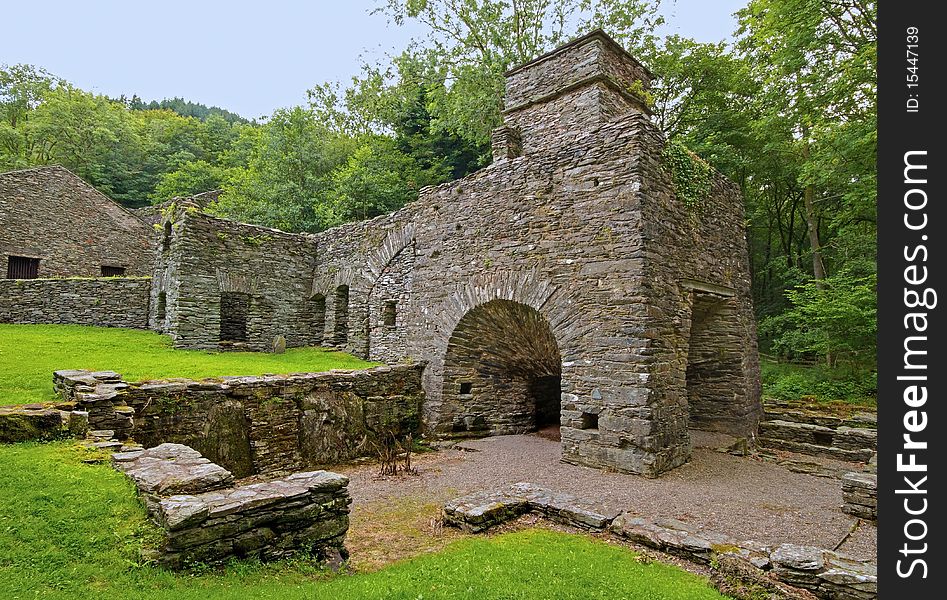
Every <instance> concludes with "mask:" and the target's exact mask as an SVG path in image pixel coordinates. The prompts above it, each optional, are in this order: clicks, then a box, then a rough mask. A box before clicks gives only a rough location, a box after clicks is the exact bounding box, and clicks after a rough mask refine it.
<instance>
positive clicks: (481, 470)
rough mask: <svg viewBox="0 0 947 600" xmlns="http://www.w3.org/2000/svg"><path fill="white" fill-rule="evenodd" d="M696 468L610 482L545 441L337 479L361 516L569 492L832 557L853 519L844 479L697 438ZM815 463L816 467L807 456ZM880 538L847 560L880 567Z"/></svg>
mask: <svg viewBox="0 0 947 600" xmlns="http://www.w3.org/2000/svg"><path fill="white" fill-rule="evenodd" d="M692 439H693V443H694V446H695V448H694V452H693V454H692V456H691V460H690V462H688V463H687V464H685V465H683V466H681V467H679V468H677V469H674V470H673V471H671V472H670V473H666V474H664V475H663V476H662V477H660V478H657V479H647V478H644V477H638V476H636V475H626V474H621V473H611V472H607V471H601V470H597V469H591V468H588V467H579V466H574V465H568V464H565V463H562V462H560V461H559V443H558V442H556V441H554V440H550V439H548V438H545V437H542V436H540V435H536V434H531V435H510V436H497V437H490V438H484V439H480V440H468V441H464V442H462V443H461V444H459V446H461V447H463V448H468V449H469V450H471V451H464V450H459V449H456V448H450V449H445V450H441V451H439V452H435V453H430V454H423V455H415V460H414V464H415V466H416V467H417V468H418V471H419V475H418V476H401V477H390V478H379V477H377V475H376V474H377V469H378V467H377V466H375V465H362V466H350V467H346V468H341V469H335V470H338V471H340V472H343V473H345V474H347V475H349V477H350V478H351V483H350V484H349V492H350V494H351V495H352V497H353V500H354V503H355V508H356V510H358V508H359V506H360V505H362V506H364V505H369V504H371V505H377V504H378V503H382V504H384V503H385V501H388V500H398V499H408V498H410V499H412V500H417V501H422V502H424V501H428V502H430V501H434V502H444V501H446V500H449V499H451V498H454V497H457V496H460V495H464V494H468V493H471V492H475V491H480V490H484V489H493V488H498V487H501V486H505V485H509V484H511V483H516V482H518V481H528V482H531V483H535V484H538V485H542V486H545V487H548V488H550V489H553V490H557V491H562V492H567V493H570V494H573V495H575V496H578V497H580V498H583V499H585V500H588V501H590V502H594V503H596V504H598V505H600V506H601V507H603V508H610V509H615V510H626V511H631V512H635V513H638V514H640V515H642V516H649V517H657V516H662V517H673V518H676V519H679V520H681V521H685V522H688V523H692V524H695V525H698V526H700V527H701V528H703V529H705V530H708V531H719V532H723V533H727V534H729V535H731V536H733V537H735V538H737V539H747V540H750V539H752V540H757V541H760V542H764V543H768V544H778V543H783V542H791V543H796V544H806V545H813V546H819V547H823V548H832V547H834V546H835V545H836V544H838V543H839V541H840V540H842V539H843V538H844V537H845V536H846V534H848V533H849V531H850V529H851V527H852V525H853V523H854V519H853V518H852V517H849V516H848V515H846V514H844V513H843V512H842V511H841V510H840V507H841V505H842V492H841V485H840V483H839V481H838V480H837V479H830V478H825V477H815V476H812V475H806V474H802V473H794V472H791V471H789V470H788V469H786V468H784V467H782V466H779V465H776V464H774V463H773V462H768V461H761V460H757V459H753V458H748V457H737V456H732V455H729V454H725V453H722V452H718V451H716V450H713V449H712V448H716V447H719V446H721V445H723V442H726V441H727V439H728V438H727V436H720V435H717V434H706V433H703V432H693V436H692ZM799 458H800V459H803V460H808V461H813V460H814V459H813V458H812V457H806V456H801V455H800V456H799ZM876 537H877V533H876V530H875V527H874V526H871V525H866V524H863V525H862V526H861V527H859V528H858V529H857V530H856V531H855V533H854V534H853V535H851V536H850V537H849V539H848V540H847V541H846V543H845V544H844V545H843V546H842V547H841V548H840V550H842V551H844V552H847V553H848V554H851V555H853V556H856V557H858V558H866V559H873V560H874V559H876V546H877V540H876Z"/></svg>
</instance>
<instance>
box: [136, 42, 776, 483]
mask: <svg viewBox="0 0 947 600" xmlns="http://www.w3.org/2000/svg"><path fill="white" fill-rule="evenodd" d="M650 81H651V74H650V73H649V72H648V70H647V69H646V68H645V67H643V66H642V65H641V64H640V63H638V61H636V60H635V59H634V58H632V57H631V56H630V55H628V54H627V53H626V52H625V51H624V50H623V49H622V48H621V47H620V46H618V45H617V44H616V43H615V42H614V41H613V40H612V39H611V38H609V37H608V36H606V35H605V34H604V33H602V32H600V31H596V32H593V33H590V34H588V35H586V36H584V37H581V38H579V39H576V40H574V41H572V42H570V43H568V44H566V45H564V46H562V47H560V48H558V49H556V50H555V51H553V52H551V53H549V54H546V55H544V56H541V57H539V58H537V59H535V60H533V61H531V62H529V63H527V64H524V65H521V66H519V67H517V68H515V69H513V70H512V71H510V72H509V73H507V82H506V109H505V110H504V120H505V122H504V125H503V126H502V127H500V128H499V129H498V130H497V131H496V132H495V133H494V136H493V141H494V148H493V155H494V162H493V163H492V164H491V165H490V166H489V167H486V168H484V169H482V170H481V171H478V172H476V173H474V174H472V175H469V176H468V177H465V178H463V179H461V180H458V181H454V182H451V183H447V184H443V185H440V186H436V187H430V188H425V189H423V190H421V193H420V198H419V199H418V201H417V202H414V203H411V204H409V205H408V206H406V207H405V208H403V209H402V210H399V211H397V212H395V213H392V214H389V215H385V216H382V217H378V218H376V219H373V220H370V221H364V222H360V223H353V224H348V225H344V226H341V227H338V228H335V229H331V230H328V231H325V232H323V233H321V234H318V235H294V234H287V233H284V232H280V231H276V230H272V229H266V228H261V227H254V226H250V225H244V224H240V223H234V222H231V221H226V220H222V219H216V218H213V217H210V216H207V215H204V214H202V213H200V211H199V209H198V207H196V206H193V205H188V204H187V203H186V202H182V203H179V204H178V205H176V206H175V207H171V208H173V210H168V211H166V213H167V216H166V218H165V219H164V220H163V222H162V224H161V227H162V230H163V233H164V236H163V239H162V242H161V244H160V248H159V250H158V260H157V262H156V270H155V275H154V288H153V290H152V302H151V307H152V308H151V323H152V325H153V326H154V327H155V328H157V329H159V330H161V331H164V332H167V333H168V334H169V335H170V336H171V337H172V338H173V339H174V341H175V344H176V345H177V346H178V347H186V348H224V349H236V348H252V349H266V348H269V347H270V345H271V344H272V342H273V340H274V338H275V337H276V336H282V337H283V338H284V339H285V340H286V343H287V344H288V345H289V346H298V345H303V344H310V343H321V344H323V345H330V346H335V347H338V348H341V349H345V350H347V351H349V352H352V353H354V354H356V355H359V356H363V357H367V358H370V359H373V360H379V361H385V362H389V363H393V362H401V361H411V362H415V363H425V364H426V365H427V366H426V368H425V370H424V375H423V385H424V392H425V402H424V407H423V421H424V427H425V430H426V432H427V433H428V434H429V435H434V436H442V437H443V436H469V435H485V434H487V435H489V434H503V433H518V432H524V431H529V430H532V429H536V428H538V427H542V426H545V425H556V424H558V425H560V427H561V435H562V457H563V460H566V461H569V462H573V463H578V464H584V465H590V466H593V467H607V468H611V469H615V470H618V471H624V472H632V473H640V474H643V475H647V476H655V475H658V474H660V473H662V472H664V471H667V470H668V469H671V468H674V467H676V466H678V465H680V464H682V463H683V462H684V461H686V460H687V458H688V457H689V455H690V451H691V445H690V439H689V434H688V427H689V426H697V427H700V428H703V429H711V430H718V431H724V432H728V433H732V434H736V435H739V436H743V437H747V438H751V440H752V438H753V437H754V436H755V433H756V429H757V425H758V421H759V418H760V414H761V408H760V400H759V363H758V356H757V349H756V341H755V340H756V332H755V327H756V325H755V322H754V319H753V311H752V306H751V299H750V273H749V261H748V255H747V244H746V237H745V231H744V214H743V205H742V200H741V197H740V194H739V191H738V189H737V187H736V186H735V185H734V184H732V183H731V182H729V181H728V180H726V179H725V178H723V177H722V176H720V175H719V174H713V175H712V177H711V181H710V187H711V190H710V192H709V194H708V195H707V196H706V197H705V198H703V199H702V200H701V202H700V205H699V206H698V207H693V206H688V205H686V204H685V203H684V202H683V201H682V200H681V199H680V198H678V197H677V195H676V193H675V188H674V183H673V180H672V178H671V175H670V171H669V167H668V165H667V164H666V161H665V158H664V156H665V146H666V141H665V139H664V137H663V136H662V134H661V132H660V131H659V130H658V129H657V128H656V127H655V125H654V124H653V123H652V122H651V120H650V119H649V117H648V108H647V105H646V102H645V101H644V100H643V98H642V96H643V94H642V91H643V90H646V89H647V88H648V87H649V85H650ZM695 160H696V159H695Z"/></svg>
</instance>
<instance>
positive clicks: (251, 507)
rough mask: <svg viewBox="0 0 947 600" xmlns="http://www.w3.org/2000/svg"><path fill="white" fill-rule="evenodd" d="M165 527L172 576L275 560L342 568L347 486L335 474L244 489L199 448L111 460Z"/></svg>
mask: <svg viewBox="0 0 947 600" xmlns="http://www.w3.org/2000/svg"><path fill="white" fill-rule="evenodd" d="M112 465H113V466H114V467H115V468H116V469H118V470H119V471H121V472H123V473H125V474H126V475H127V476H128V477H129V478H131V479H132V480H133V481H134V482H135V485H136V487H137V488H138V493H139V495H140V497H141V499H142V500H143V502H144V504H145V506H146V508H147V509H148V515H149V516H150V517H151V519H152V520H153V521H154V522H155V523H156V524H157V525H159V526H160V527H161V531H162V543H161V545H160V546H159V547H158V548H157V549H156V550H157V559H158V563H159V564H161V565H163V566H166V567H171V568H176V569H180V568H185V567H188V566H194V565H195V564H198V563H201V564H211V565H217V564H224V563H226V562H227V561H229V560H231V559H233V558H259V559H262V560H276V559H281V558H287V557H290V556H292V555H294V554H297V553H303V554H308V555H315V556H317V557H318V558H320V559H322V560H326V561H329V562H332V563H334V564H336V565H337V564H340V563H341V561H342V560H343V559H344V558H346V557H347V556H348V553H347V552H346V551H345V547H344V545H343V544H344V542H345V533H346V532H347V531H348V526H349V504H351V502H352V500H351V498H349V495H348V490H347V486H348V478H347V477H345V476H344V475H339V474H337V473H331V472H329V471H310V472H305V473H293V474H292V475H289V476H287V477H284V478H282V479H274V480H270V481H262V482H257V483H250V484H237V483H235V482H234V477H233V474H232V473H230V472H229V471H228V470H226V469H224V468H223V467H221V466H220V465H216V464H214V463H212V462H211V461H209V460H208V459H206V458H204V457H203V456H201V454H200V453H199V452H197V451H195V450H194V449H192V448H188V447H187V446H183V445H181V444H161V445H159V446H156V447H153V448H149V449H147V450H137V451H131V452H120V453H116V454H113V455H112Z"/></svg>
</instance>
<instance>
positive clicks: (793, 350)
mask: <svg viewBox="0 0 947 600" xmlns="http://www.w3.org/2000/svg"><path fill="white" fill-rule="evenodd" d="M658 4H659V0H382V1H381V2H380V5H379V7H378V8H377V11H376V12H379V13H382V14H383V15H385V16H386V17H387V18H388V19H389V20H390V21H391V22H392V23H394V24H396V25H402V24H404V23H405V22H408V21H413V22H417V23H420V24H421V25H422V26H423V27H424V28H425V30H426V32H427V35H425V36H424V37H423V39H421V40H418V41H417V42H415V43H413V44H411V45H409V47H408V48H406V49H404V50H403V51H402V52H401V53H400V54H398V55H397V56H395V57H394V58H393V59H391V60H390V61H389V62H384V63H378V64H365V65H364V67H363V71H362V73H361V74H360V75H359V76H358V77H356V78H353V80H352V81H351V82H348V83H346V84H344V85H343V84H340V83H337V82H324V83H318V84H316V85H314V87H313V88H312V89H310V90H309V91H308V98H309V101H308V103H307V104H306V105H305V106H297V107H293V108H289V109H280V110H277V111H275V112H274V113H273V114H272V115H271V116H270V117H269V118H268V119H265V120H264V121H263V122H261V123H257V122H248V121H246V120H244V119H242V118H240V117H239V116H238V115H234V114H233V113H230V112H228V111H225V110H222V109H218V108H208V107H206V106H203V105H200V104H195V103H192V102H188V101H185V100H184V99H181V98H175V99H173V100H164V101H162V102H151V103H144V102H143V101H141V100H140V99H139V98H138V97H137V96H132V97H131V99H130V100H129V99H127V98H125V97H122V98H120V99H118V100H114V99H109V98H106V97H104V96H98V95H94V94H90V93H87V92H84V91H82V90H80V89H77V88H75V87H74V86H71V85H70V84H69V83H68V82H65V81H63V80H61V79H59V78H57V77H55V76H54V75H52V74H50V73H47V72H46V71H44V70H43V69H42V68H40V67H37V66H31V65H14V66H4V67H2V68H0V170H8V169H16V168H22V167H28V166H33V165H41V164H50V163H59V164H62V165H64V166H66V167H68V168H70V169H72V170H73V171H74V172H76V173H77V174H79V175H80V176H81V177H83V178H84V179H86V180H87V181H89V182H90V183H91V184H93V185H95V186H96V187H97V188H99V189H100V190H102V191H103V192H105V193H106V194H108V195H110V196H111V197H113V198H115V199H116V200H118V201H120V202H122V203H123V204H125V205H126V206H141V205H144V204H148V203H151V202H158V201H162V200H165V199H168V198H170V197H173V196H176V195H187V194H192V193H197V192H203V191H206V190H209V189H213V188H222V189H223V190H224V193H223V195H222V196H221V198H220V201H219V203H218V204H217V205H216V206H215V207H214V209H213V210H215V211H216V212H218V213H219V214H222V215H224V216H228V217H231V218H235V219H239V220H243V221H248V222H252V223H259V224H263V225H268V226H273V227H278V228H281V229H285V230H289V231H320V230H322V229H325V228H327V227H330V226H333V225H336V224H339V223H342V222H345V221H349V220H354V219H362V218H366V217H372V216H376V215H379V214H383V213H385V212H387V211H391V210H394V209H397V208H399V207H401V206H403V205H404V204H405V203H406V202H408V201H411V200H412V199H415V198H416V197H417V192H418V189H419V188H420V187H422V186H425V185H429V184H437V183H441V182H444V181H448V180H451V179H454V178H457V177H462V176H464V175H466V174H468V173H471V172H473V171H475V170H477V169H479V168H481V167H483V166H485V165H486V164H487V163H488V162H489V160H490V148H489V139H490V131H491V130H492V129H493V128H494V127H496V126H497V125H498V124H499V123H500V122H501V116H500V110H501V107H502V101H503V81H504V80H503V73H504V71H506V70H507V69H509V68H510V67H512V66H514V65H516V64H518V63H521V62H524V61H527V60H529V59H531V58H533V57H535V56H537V55H539V54H541V53H543V52H546V51H548V50H550V49H552V48H553V47H555V46H557V45H559V44H561V43H563V42H565V41H567V40H568V39H570V38H572V37H574V36H576V35H578V34H581V33H583V32H586V31H589V30H591V29H593V28H596V27H601V28H603V29H604V30H605V31H606V32H608V33H609V34H610V35H612V36H613V37H614V38H615V39H616V40H618V41H619V42H620V43H621V44H622V45H623V46H625V47H626V48H627V49H628V50H629V51H630V52H631V53H632V54H633V55H635V56H637V57H638V58H639V59H641V60H642V62H643V63H645V64H646V65H648V66H649V67H650V69H651V70H652V71H653V72H654V73H655V74H656V76H657V80H656V82H655V84H654V87H653V89H652V90H651V101H652V107H653V110H654V120H655V122H656V123H657V125H658V126H659V127H660V128H661V129H662V130H663V131H664V132H665V134H666V135H667V136H668V138H669V139H670V140H672V141H673V142H674V143H675V144H682V145H684V146H686V147H687V148H690V149H691V150H692V151H693V152H695V153H696V154H697V155H699V156H700V157H702V158H703V159H704V160H706V161H707V162H709V163H710V164H711V165H713V166H714V167H715V168H716V169H718V170H719V171H721V172H722V173H724V174H725V175H727V176H728V177H730V178H731V179H732V180H733V181H735V182H736V183H737V184H738V185H739V186H740V187H741V188H742V190H743V195H744V198H745V202H746V209H747V230H748V238H749V242H750V247H751V263H752V264H751V266H752V272H753V277H754V281H753V285H754V290H753V291H754V299H755V302H756V309H757V314H758V317H759V322H760V341H761V349H762V351H763V352H765V353H766V354H767V355H771V356H778V357H781V358H783V359H791V360H795V361H804V362H811V363H818V364H821V365H823V368H824V370H825V371H824V372H831V373H833V374H834V375H833V377H836V378H838V379H839V380H840V381H842V384H840V387H839V388H838V389H836V390H834V391H832V392H831V393H833V394H835V395H837V396H843V395H845V394H846V393H849V392H851V393H853V394H869V395H870V394H871V393H872V388H873V385H874V384H873V368H874V367H873V365H874V361H875V354H874V352H875V331H876V316H875V314H876V313H875V311H876V308H875V307H876V302H875V285H876V283H875V282H876V278H875V273H876V269H875V255H876V209H875V201H876V193H875V158H876V144H877V126H876V110H877V99H876V87H877V86H876V51H877V42H876V38H877V30H876V16H877V6H876V2H874V1H872V0H749V2H748V4H747V6H746V7H745V8H743V9H742V10H740V11H739V13H738V22H739V25H738V30H737V31H736V32H734V42H733V43H731V44H729V45H726V44H722V43H721V44H710V43H700V42H696V41H694V40H692V39H688V38H686V37H682V36H679V35H672V36H669V37H659V36H657V35H656V33H655V31H656V28H657V27H658V26H660V25H661V24H662V19H661V17H660V13H659V12H658ZM790 379H791V378H789V379H787V381H785V382H784V384H785V385H786V386H787V388H790V389H789V392H791V393H798V390H795V389H794V388H793V385H795V384H796V383H798V384H799V385H798V386H797V387H799V386H801V387H805V386H806V385H810V384H811V382H808V383H807V382H796V383H794V382H793V381H791V380H790ZM846 386H848V387H846ZM837 387H838V386H837ZM803 391H805V390H803Z"/></svg>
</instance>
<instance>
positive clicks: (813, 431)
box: [758, 400, 878, 462]
mask: <svg viewBox="0 0 947 600" xmlns="http://www.w3.org/2000/svg"><path fill="white" fill-rule="evenodd" d="M758 442H759V444H760V445H761V446H765V447H768V448H774V449H777V450H789V451H791V452H800V453H803V454H809V455H812V456H823V457H826V458H834V459H837V460H847V461H853V462H867V461H868V460H869V459H870V458H871V456H872V455H873V454H874V453H875V451H876V450H877V446H878V431H877V417H876V416H875V414H874V413H872V412H860V413H856V414H854V415H852V416H850V417H848V418H843V417H839V416H833V415H827V414H825V410H820V409H819V407H809V406H807V405H805V404H804V403H799V402H775V401H772V400H769V401H767V402H766V405H765V407H764V420H763V421H762V422H761V423H760V432H759V439H758Z"/></svg>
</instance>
